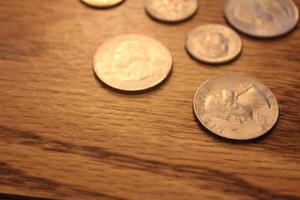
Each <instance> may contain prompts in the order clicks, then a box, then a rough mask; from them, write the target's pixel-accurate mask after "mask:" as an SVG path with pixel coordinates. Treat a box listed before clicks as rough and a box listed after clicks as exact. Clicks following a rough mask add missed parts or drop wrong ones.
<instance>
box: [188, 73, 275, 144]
mask: <svg viewBox="0 0 300 200" xmlns="http://www.w3.org/2000/svg"><path fill="white" fill-rule="evenodd" d="M193 104H194V112H195V114H196V116H197V118H198V120H199V121H200V122H201V123H202V124H203V126H205V127H206V128H207V129H208V130H209V131H211V132H213V133H214V134H216V135H219V136H221V137H224V138H228V139H234V140H250V139H254V138H257V137H259V136H262V135H264V134H265V133H267V132H268V131H269V130H270V129H271V128H272V127H273V126H274V125H275V123H276V121H277V119H278V116H279V107H278V103H277V100H276V98H275V96H274V95H273V93H272V92H271V91H270V89H269V88H268V87H266V86H265V85H264V84H263V83H261V82H260V81H258V80H256V79H254V78H251V77H249V76H246V75H243V74H239V73H235V74H225V75H221V76H217V77H215V78H213V79H210V80H208V81H206V82H205V83H204V84H202V85H201V86H200V88H199V89H198V90H197V91H196V93H195V96H194V102H193Z"/></svg>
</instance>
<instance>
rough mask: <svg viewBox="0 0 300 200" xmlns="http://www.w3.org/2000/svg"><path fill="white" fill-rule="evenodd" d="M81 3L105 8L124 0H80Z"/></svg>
mask: <svg viewBox="0 0 300 200" xmlns="http://www.w3.org/2000/svg"><path fill="white" fill-rule="evenodd" d="M81 1H82V2H83V3H85V4H87V5H89V6H93V7H99V8H106V7H111V6H114V5H117V4H119V3H121V2H122V1H124V0H81Z"/></svg>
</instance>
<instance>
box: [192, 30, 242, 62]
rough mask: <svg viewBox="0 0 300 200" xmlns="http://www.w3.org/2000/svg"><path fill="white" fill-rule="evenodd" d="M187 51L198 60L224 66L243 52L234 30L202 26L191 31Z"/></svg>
mask: <svg viewBox="0 0 300 200" xmlns="http://www.w3.org/2000/svg"><path fill="white" fill-rule="evenodd" d="M186 49H187V50H188V52H189V53H190V54H191V55H192V56H193V57H194V58H195V59H197V60H199V61H202V62H205V63H211V64H222V63H226V62H229V61H231V60H233V59H234V58H236V57H237V56H238V55H239V54H240V52H241V50H242V41H241V39H240V37H239V35H238V34H237V33H236V32H235V31H233V30H232V29H230V28H228V27H226V26H223V25H219V24H208V25H201V26H199V27H198V28H196V29H194V30H193V31H191V32H190V33H189V34H188V36H187V40H186Z"/></svg>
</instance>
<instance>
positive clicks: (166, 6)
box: [144, 0, 198, 22]
mask: <svg viewBox="0 0 300 200" xmlns="http://www.w3.org/2000/svg"><path fill="white" fill-rule="evenodd" d="M144 4H145V9H146V11H147V13H148V14H149V15H151V16H152V17H154V18H155V19H158V20H161V21H165V22H179V21H183V20H186V19H188V18H190V17H192V16H193V15H194V14H195V13H196V11H197V8H198V2H197V0H144Z"/></svg>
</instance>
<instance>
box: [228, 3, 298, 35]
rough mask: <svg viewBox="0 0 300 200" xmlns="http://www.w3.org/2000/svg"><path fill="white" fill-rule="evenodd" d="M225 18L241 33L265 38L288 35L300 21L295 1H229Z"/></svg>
mask: <svg viewBox="0 0 300 200" xmlns="http://www.w3.org/2000/svg"><path fill="white" fill-rule="evenodd" d="M225 16H226V18H227V20H228V22H229V23H230V24H231V25H232V26H233V27H235V28H236V29H238V30H239V31H241V32H243V33H245V34H248V35H251V36H256V37H263V38H266V37H276V36H280V35H283V34H286V33H288V32H289V31H291V30H292V29H293V28H294V27H295V26H296V25H297V23H298V21H299V11H298V8H297V6H296V4H295V3H294V2H293V0H276V1H275V0H229V1H228V3H227V5H226V8H225Z"/></svg>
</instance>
